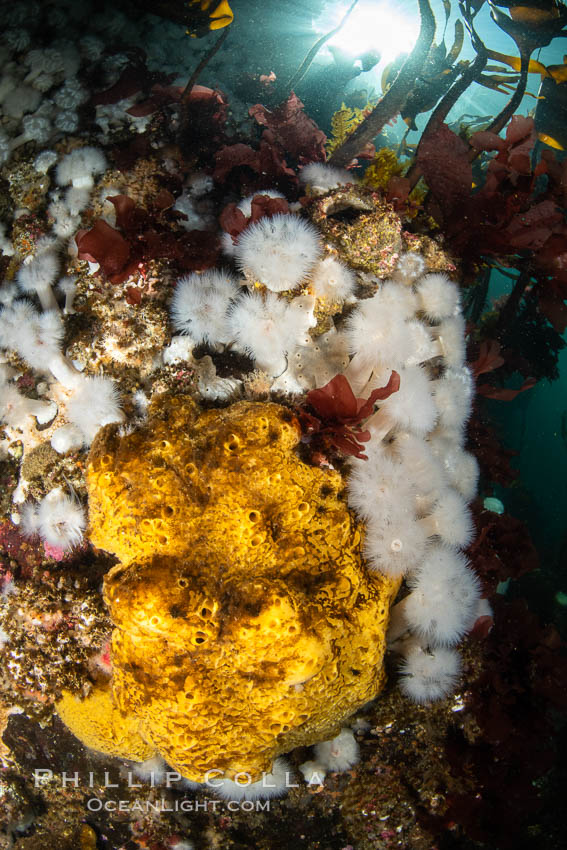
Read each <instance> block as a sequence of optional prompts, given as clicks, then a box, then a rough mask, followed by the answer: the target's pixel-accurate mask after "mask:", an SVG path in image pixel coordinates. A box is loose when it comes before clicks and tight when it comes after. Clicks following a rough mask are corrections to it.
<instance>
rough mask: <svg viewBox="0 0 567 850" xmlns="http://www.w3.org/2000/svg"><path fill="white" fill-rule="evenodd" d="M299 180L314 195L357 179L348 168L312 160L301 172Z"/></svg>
mask: <svg viewBox="0 0 567 850" xmlns="http://www.w3.org/2000/svg"><path fill="white" fill-rule="evenodd" d="M299 180H300V182H301V183H303V185H304V186H307V188H308V189H309V190H310V191H311V193H312V194H314V195H322V194H324V193H325V192H329V191H330V190H331V189H337V188H338V187H339V186H347V185H348V184H349V183H356V182H357V180H356V178H355V177H354V176H353V174H352V173H351V172H350V171H347V170H346V168H334V167H333V166H332V165H326V164H325V163H323V162H310V163H309V164H308V165H304V166H303V168H302V169H301V171H300V172H299Z"/></svg>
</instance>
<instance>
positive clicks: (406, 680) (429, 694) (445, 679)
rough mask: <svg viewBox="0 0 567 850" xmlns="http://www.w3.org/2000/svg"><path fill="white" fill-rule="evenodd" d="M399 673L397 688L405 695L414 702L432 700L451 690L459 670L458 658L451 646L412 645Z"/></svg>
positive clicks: (442, 697)
mask: <svg viewBox="0 0 567 850" xmlns="http://www.w3.org/2000/svg"><path fill="white" fill-rule="evenodd" d="M400 673H401V681H400V688H401V691H402V693H403V694H405V696H407V697H409V698H410V699H411V700H413V702H417V703H427V702H434V701H435V700H439V699H444V697H446V696H449V694H451V693H452V692H453V691H454V689H455V687H456V685H457V682H458V681H459V676H460V673H461V659H460V657H459V654H458V652H456V651H455V650H454V649H447V648H445V647H437V649H432V650H425V649H423V648H422V647H420V646H413V647H412V648H411V649H410V651H409V652H408V654H407V655H406V657H405V658H404V661H403V662H402V665H401V667H400Z"/></svg>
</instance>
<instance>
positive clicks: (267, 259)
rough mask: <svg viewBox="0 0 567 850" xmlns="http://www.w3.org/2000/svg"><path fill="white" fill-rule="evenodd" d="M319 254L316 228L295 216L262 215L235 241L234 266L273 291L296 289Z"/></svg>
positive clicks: (319, 247) (319, 248)
mask: <svg viewBox="0 0 567 850" xmlns="http://www.w3.org/2000/svg"><path fill="white" fill-rule="evenodd" d="M320 253H321V246H320V242H319V233H318V231H317V230H316V228H315V227H314V226H313V225H312V224H311V223H310V222H307V221H304V219H302V218H299V216H297V215H291V214H290V215H284V214H281V213H279V214H277V215H274V216H272V217H271V218H267V217H265V218H261V219H260V220H259V221H256V222H254V223H253V224H250V225H249V226H248V227H247V228H246V230H244V231H243V232H242V233H241V234H240V237H239V239H238V242H237V243H236V246H235V249H234V258H235V261H236V264H237V266H238V267H239V268H240V269H241V270H242V271H243V272H244V273H245V274H246V275H248V276H249V277H252V278H254V279H255V280H258V281H260V283H263V284H264V285H265V286H267V287H268V289H271V290H272V292H283V291H285V290H287V289H295V287H296V286H297V285H298V284H299V283H301V281H302V280H303V279H304V278H305V277H306V276H307V274H308V273H309V271H310V270H311V268H312V267H313V265H314V264H315V262H316V261H317V259H318V257H319V255H320Z"/></svg>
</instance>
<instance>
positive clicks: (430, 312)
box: [417, 273, 461, 322]
mask: <svg viewBox="0 0 567 850" xmlns="http://www.w3.org/2000/svg"><path fill="white" fill-rule="evenodd" d="M417 295H418V298H419V304H420V307H421V309H422V310H423V312H424V313H425V315H426V316H427V318H428V319H430V320H431V321H432V322H441V321H443V319H449V318H451V316H456V315H457V313H458V312H459V310H460V306H461V299H460V295H459V290H458V288H457V286H456V284H454V283H453V281H452V280H450V278H449V277H448V276H447V275H446V274H442V273H434V274H428V275H425V277H423V278H422V279H421V280H420V281H419V283H418V285H417Z"/></svg>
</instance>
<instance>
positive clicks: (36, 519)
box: [20, 487, 87, 551]
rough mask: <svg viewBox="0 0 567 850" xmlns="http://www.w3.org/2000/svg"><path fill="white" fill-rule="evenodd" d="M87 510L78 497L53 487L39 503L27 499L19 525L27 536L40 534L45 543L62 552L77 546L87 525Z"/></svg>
mask: <svg viewBox="0 0 567 850" xmlns="http://www.w3.org/2000/svg"><path fill="white" fill-rule="evenodd" d="M86 524H87V521H86V517H85V512H84V510H83V508H82V507H81V505H80V504H79V502H78V501H77V500H76V499H73V498H71V497H70V496H67V495H66V494H65V493H64V492H63V490H62V489H61V488H60V487H56V488H55V489H54V490H51V492H50V493H48V494H47V496H44V498H43V499H42V500H41V502H40V503H39V505H37V504H34V503H33V502H27V503H26V504H25V505H24V506H23V507H22V510H21V512H20V528H21V529H22V532H23V534H25V535H26V536H27V537H34V536H35V535H39V536H40V538H41V539H42V540H43V542H44V543H48V544H49V545H50V546H56V547H57V548H59V549H62V550H63V551H67V550H69V549H72V548H73V547H74V546H78V545H79V543H80V542H81V541H82V539H83V532H84V530H85V528H86Z"/></svg>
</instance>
